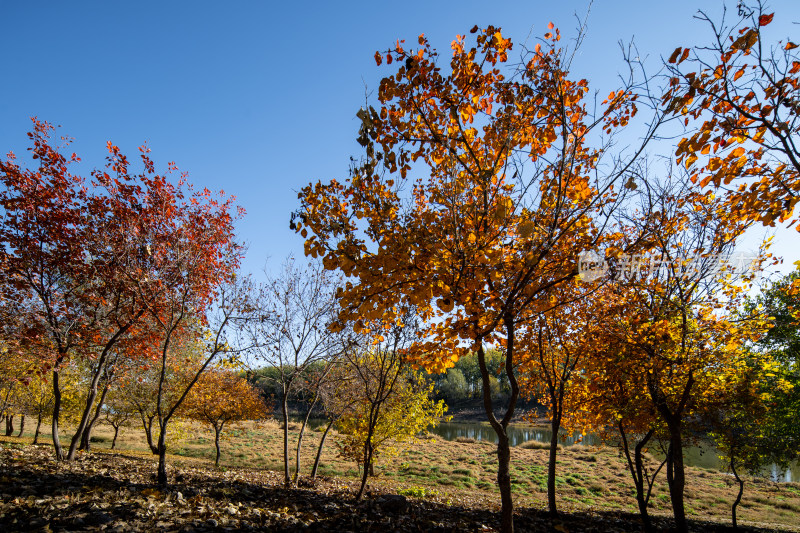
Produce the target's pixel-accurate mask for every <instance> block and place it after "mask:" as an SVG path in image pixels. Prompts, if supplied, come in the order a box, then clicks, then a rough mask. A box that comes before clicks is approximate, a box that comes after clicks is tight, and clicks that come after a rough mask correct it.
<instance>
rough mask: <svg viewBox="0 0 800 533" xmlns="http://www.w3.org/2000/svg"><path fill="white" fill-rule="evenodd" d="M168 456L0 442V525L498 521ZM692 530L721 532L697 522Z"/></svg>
mask: <svg viewBox="0 0 800 533" xmlns="http://www.w3.org/2000/svg"><path fill="white" fill-rule="evenodd" d="M170 460H171V466H170V468H169V474H170V477H171V481H172V483H171V485H170V486H169V488H168V489H160V488H158V487H157V486H156V485H155V484H154V477H153V474H154V472H155V462H154V459H153V458H152V457H150V456H147V455H137V454H135V453H132V452H121V453H109V452H105V451H102V452H94V453H89V454H81V455H80V456H79V458H78V459H77V460H76V461H74V462H69V463H66V462H62V463H58V462H56V461H54V459H53V454H52V449H51V448H50V447H49V446H31V445H21V444H11V443H7V442H4V443H2V446H0V531H4V532H10V531H225V530H228V531H231V530H270V531H337V532H338V531H345V532H346V531H354V532H368V531H382V532H388V531H493V530H495V529H496V526H497V524H498V519H499V517H498V516H497V513H496V512H494V511H493V510H491V509H490V508H489V507H488V506H487V505H486V504H485V503H484V502H482V501H481V500H479V499H476V500H474V501H470V500H469V499H467V498H465V499H463V500H459V501H458V502H456V503H453V502H452V501H451V502H450V503H449V504H448V503H447V502H445V501H442V499H441V498H437V497H435V496H434V497H433V498H426V499H418V498H411V497H410V498H408V499H407V500H404V499H403V498H400V497H397V496H393V495H389V494H386V493H385V492H384V491H381V490H380V489H377V490H376V491H375V492H372V493H370V494H369V496H368V497H367V498H366V499H365V500H364V501H362V502H360V503H354V502H353V494H354V492H355V488H356V484H355V483H354V482H351V481H342V480H340V479H336V478H329V477H323V478H322V479H319V480H317V481H316V482H315V483H314V484H313V485H311V484H309V483H307V482H306V483H304V484H301V485H305V486H301V488H299V489H292V490H285V489H283V487H282V486H281V480H280V477H279V475H278V474H277V473H276V472H272V471H268V470H260V469H246V468H236V469H230V470H226V471H220V470H216V469H214V468H211V467H209V466H207V464H206V463H205V462H203V461H197V460H191V459H186V458H176V457H171V458H170ZM656 522H657V524H658V526H659V528H660V529H662V530H667V529H668V528H669V526H670V521H669V520H668V519H667V518H664V517H659V518H657V519H656ZM516 525H517V529H518V530H519V531H597V532H601V531H607V532H614V531H639V530H640V525H639V522H638V520H637V518H636V516H635V515H632V514H627V513H622V512H597V513H571V514H565V515H564V516H563V517H562V518H561V519H560V520H557V521H555V522H553V521H551V520H550V519H548V518H547V516H546V515H545V514H544V513H543V512H542V511H541V510H535V509H525V508H520V509H518V511H517V516H516ZM691 527H692V530H693V531H727V530H729V528H728V527H727V526H722V525H719V524H715V523H709V522H702V521H692V522H691ZM741 530H744V531H757V530H756V529H749V528H743V529H741ZM741 530H740V531H741ZM761 531H763V530H761Z"/></svg>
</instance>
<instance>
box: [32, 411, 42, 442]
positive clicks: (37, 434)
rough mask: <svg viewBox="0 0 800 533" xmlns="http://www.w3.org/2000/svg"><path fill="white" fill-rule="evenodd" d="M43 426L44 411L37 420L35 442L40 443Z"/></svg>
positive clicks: (34, 434)
mask: <svg viewBox="0 0 800 533" xmlns="http://www.w3.org/2000/svg"><path fill="white" fill-rule="evenodd" d="M41 428H42V413H39V418H38V419H37V420H36V431H35V432H34V433H33V444H39V430H40V429H41Z"/></svg>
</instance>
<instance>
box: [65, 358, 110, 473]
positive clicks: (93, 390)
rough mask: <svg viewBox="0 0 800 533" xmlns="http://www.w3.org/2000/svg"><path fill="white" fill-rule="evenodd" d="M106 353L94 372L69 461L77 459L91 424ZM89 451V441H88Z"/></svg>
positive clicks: (68, 455)
mask: <svg viewBox="0 0 800 533" xmlns="http://www.w3.org/2000/svg"><path fill="white" fill-rule="evenodd" d="M105 357H106V352H105V350H104V351H103V354H102V355H101V357H100V359H99V360H98V361H97V370H96V371H95V372H94V376H93V377H92V382H91V384H90V386H89V394H88V395H87V396H86V406H85V407H84V408H83V413H81V420H80V422H79V423H78V429H76V430H75V434H74V435H73V436H72V440H71V441H70V443H69V452H68V453H67V461H72V460H73V459H75V453H76V452H77V451H78V444H80V443H81V442H82V439H83V434H84V433H85V431H86V425H87V424H88V423H89V416H90V414H91V412H92V407H93V406H94V400H95V399H96V398H97V383H98V382H99V381H100V374H101V371H100V368H101V366H102V365H103V364H104V363H105ZM87 449H88V440H87Z"/></svg>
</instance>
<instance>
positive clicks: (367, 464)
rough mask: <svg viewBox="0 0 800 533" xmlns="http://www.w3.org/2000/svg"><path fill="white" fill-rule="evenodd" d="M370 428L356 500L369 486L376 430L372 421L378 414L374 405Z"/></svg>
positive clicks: (365, 443)
mask: <svg viewBox="0 0 800 533" xmlns="http://www.w3.org/2000/svg"><path fill="white" fill-rule="evenodd" d="M371 411H372V412H371V413H370V419H369V420H370V422H369V428H368V429H367V439H366V441H364V471H363V472H362V473H361V487H359V489H358V494H356V501H360V500H361V497H362V496H363V495H364V490H365V489H366V488H367V476H369V469H370V465H372V452H373V449H372V436H373V434H374V430H375V423H373V422H372V420H373V414H374V418H375V419H376V421H377V414H375V413H374V405H373V406H372V408H371Z"/></svg>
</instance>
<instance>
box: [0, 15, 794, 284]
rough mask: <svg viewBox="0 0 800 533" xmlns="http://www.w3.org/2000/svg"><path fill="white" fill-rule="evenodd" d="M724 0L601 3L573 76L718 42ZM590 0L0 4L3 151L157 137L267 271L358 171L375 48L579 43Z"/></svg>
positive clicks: (374, 79)
mask: <svg viewBox="0 0 800 533" xmlns="http://www.w3.org/2000/svg"><path fill="white" fill-rule="evenodd" d="M727 4H728V6H729V9H732V10H734V11H735V2H734V1H729V2H728V3H727ZM722 5H723V2H722V1H721V0H714V1H704V2H698V1H678V0H676V1H672V2H670V1H660V2H641V1H616V0H597V1H595V2H594V4H593V5H592V9H591V14H590V17H589V31H588V38H587V39H586V41H585V43H584V46H583V47H582V49H581V51H580V52H579V56H578V57H577V59H576V62H575V64H574V69H573V71H574V72H575V73H576V75H579V76H581V77H586V78H588V79H589V81H590V83H591V87H592V88H594V89H597V90H598V91H600V93H601V94H607V93H608V92H609V91H610V90H611V89H613V88H615V87H616V76H617V73H618V72H620V71H623V70H624V64H623V62H622V58H621V53H620V49H619V47H618V45H617V42H618V41H619V40H624V41H628V40H630V39H631V38H635V41H636V43H637V45H638V47H639V50H640V52H641V54H642V56H649V58H650V65H651V66H652V67H656V66H657V64H658V62H659V57H660V56H668V55H669V54H670V53H671V52H672V50H673V49H674V48H675V47H676V46H678V45H689V44H695V43H697V42H698V41H701V42H702V41H703V40H704V39H706V38H707V37H708V35H709V34H708V33H707V31H706V28H705V27H704V26H703V25H702V24H701V23H699V22H697V21H695V20H693V19H692V16H693V14H695V13H696V11H697V8H698V6H699V7H702V8H703V9H706V10H708V11H709V12H710V13H716V14H718V13H719V12H720V11H721V6H722ZM769 5H770V6H771V7H772V8H774V10H775V11H776V13H777V16H776V22H775V23H774V24H773V25H772V26H771V28H774V31H775V33H776V37H782V38H786V37H787V36H789V35H790V34H792V35H794V36H795V37H797V35H796V34H797V28H798V26H797V25H794V26H793V25H791V24H790V22H791V21H798V20H800V3H798V2H797V1H796V0H780V1H777V0H773V1H771V2H769ZM587 6H588V2H586V1H576V2H570V1H564V0H562V1H552V0H548V1H540V0H535V1H531V0H529V1H525V2H522V1H520V2H486V1H485V0H484V1H480V2H477V1H466V0H459V1H455V2H452V1H448V2H444V1H431V2H429V3H428V2H418V1H404V2H377V1H374V0H373V1H371V2H358V3H356V2H319V3H310V2H280V3H272V2H265V1H261V2H256V1H247V2H246V1H236V2H220V1H215V2H208V1H201V0H193V1H188V0H187V1H182V2H179V1H164V0H160V1H157V2H156V1H137V2H123V1H108V0H104V1H92V2H88V1H86V2H82V1H75V2H63V1H30V0H0V21H2V32H0V68H2V70H1V71H0V72H1V73H2V74H1V75H2V82H0V152H2V153H3V154H4V153H6V152H8V151H9V150H12V151H14V152H15V153H17V154H18V155H19V156H24V154H25V153H26V152H25V148H26V147H27V137H26V135H25V133H26V132H27V131H28V130H29V129H30V121H29V117H31V116H34V115H35V116H38V117H39V118H40V119H43V120H47V121H49V122H51V123H54V124H58V125H61V126H62V130H61V131H62V134H66V135H69V136H71V137H74V138H75V143H74V148H73V150H74V151H76V152H78V154H79V155H80V156H81V157H82V158H83V160H84V163H85V167H86V170H87V172H86V173H87V174H88V170H89V169H91V168H94V167H99V166H102V164H103V158H104V157H105V143H106V141H107V140H111V141H112V142H113V143H114V144H117V145H119V146H120V147H121V148H122V149H123V151H124V152H125V153H128V154H131V155H133V154H135V153H136V148H137V147H138V146H139V145H141V144H142V143H144V142H145V141H146V142H147V144H148V146H149V147H150V148H151V150H152V154H151V155H152V156H153V158H154V159H155V160H156V162H157V163H158V166H159V167H160V168H162V169H163V168H165V166H166V162H167V161H170V160H172V161H175V162H176V163H177V164H178V167H179V168H180V169H181V170H184V171H188V172H189V177H190V181H191V182H192V183H194V184H195V185H196V186H200V187H203V186H205V187H208V188H210V189H214V190H219V189H224V190H225V192H226V193H229V194H233V195H235V196H236V197H237V199H238V202H239V204H240V205H242V206H244V207H245V209H246V210H247V215H246V217H245V219H244V220H242V221H241V222H240V223H239V224H238V232H239V235H240V237H241V238H242V239H243V240H245V241H247V242H248V243H249V245H250V251H249V254H248V258H247V260H246V262H245V268H246V269H247V270H251V271H258V270H259V269H260V268H261V267H262V266H263V265H264V262H265V260H266V259H267V258H268V257H270V258H271V259H270V265H277V264H279V263H280V262H281V260H282V259H283V258H284V257H286V256H287V255H288V254H289V253H294V254H295V255H296V256H302V254H303V247H302V240H301V239H300V237H299V236H297V235H295V234H294V233H293V232H291V231H290V230H289V227H288V225H289V213H290V212H291V211H292V210H294V209H296V208H297V205H298V202H297V198H296V191H297V190H299V189H300V188H301V187H302V186H303V185H305V184H306V183H308V182H309V181H316V180H318V179H322V180H328V179H330V178H333V177H339V178H341V177H343V176H345V173H346V169H347V163H348V159H349V156H350V155H359V154H360V151H359V146H358V145H357V143H356V142H355V136H356V133H357V127H358V122H357V119H356V118H355V112H356V111H357V110H358V108H359V106H361V105H362V104H363V103H364V98H365V91H374V90H376V89H377V86H378V83H379V81H380V78H381V77H382V76H383V75H385V74H386V73H387V72H388V71H387V70H386V67H385V66H384V67H383V68H378V67H376V66H375V63H374V59H373V55H374V53H375V51H376V50H378V49H380V50H385V49H387V48H389V47H390V46H391V45H392V44H393V43H394V41H395V40H396V39H398V38H400V39H406V40H407V41H408V42H409V43H410V44H413V43H415V41H416V37H417V36H418V35H419V34H420V33H425V34H426V35H427V36H428V37H429V38H430V39H431V41H432V42H433V44H434V45H435V46H436V47H437V48H438V49H439V50H440V51H441V52H442V53H443V55H444V54H447V53H448V51H449V43H450V42H451V41H452V40H453V38H454V37H455V36H456V35H457V34H465V33H467V32H468V31H469V28H471V27H472V26H473V25H475V24H478V25H480V26H486V25H488V24H493V25H495V26H501V27H502V28H503V33H504V34H505V35H507V36H509V37H511V38H512V39H513V40H514V41H515V42H519V43H521V42H524V41H525V40H526V39H528V38H530V41H529V42H530V43H532V44H533V43H535V42H536V41H535V38H537V37H539V36H540V35H541V34H542V33H544V32H545V31H546V26H547V24H548V22H550V21H553V22H554V23H555V24H556V25H557V26H559V27H560V28H561V29H562V34H564V36H565V37H566V38H569V37H573V36H574V35H575V32H574V30H573V28H575V26H576V24H575V17H574V14H575V13H576V12H577V13H578V14H580V15H581V17H582V16H584V15H585V13H586V8H587ZM529 36H530V37H529ZM794 40H795V41H800V39H797V38H795V39H794ZM532 44H531V45H532ZM776 240H777V241H778V246H777V249H778V251H779V252H780V253H782V254H783V255H785V256H786V258H787V260H788V261H789V263H791V262H792V261H796V260H797V259H800V238H798V234H797V233H796V232H794V231H789V232H781V233H779V235H778V237H776ZM786 270H788V268H787V269H786Z"/></svg>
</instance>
